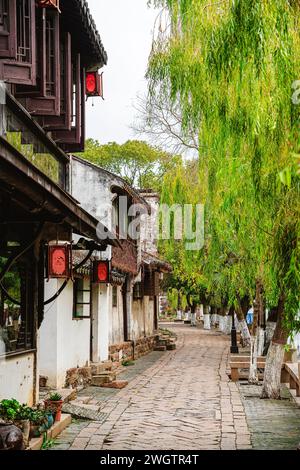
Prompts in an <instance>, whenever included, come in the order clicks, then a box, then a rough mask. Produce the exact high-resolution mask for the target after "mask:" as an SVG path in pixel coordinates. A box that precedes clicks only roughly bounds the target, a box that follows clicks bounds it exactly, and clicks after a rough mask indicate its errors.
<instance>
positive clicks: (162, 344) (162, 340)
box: [156, 339, 169, 346]
mask: <svg viewBox="0 0 300 470" xmlns="http://www.w3.org/2000/svg"><path fill="white" fill-rule="evenodd" d="M168 341H169V340H167V339H160V340H158V341H157V343H156V345H157V346H167V344H168Z"/></svg>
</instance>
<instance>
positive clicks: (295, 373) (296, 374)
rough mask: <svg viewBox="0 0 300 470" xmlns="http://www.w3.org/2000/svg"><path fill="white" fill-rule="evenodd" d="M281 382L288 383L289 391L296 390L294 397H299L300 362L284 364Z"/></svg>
mask: <svg viewBox="0 0 300 470" xmlns="http://www.w3.org/2000/svg"><path fill="white" fill-rule="evenodd" d="M281 382H282V383H288V384H289V386H290V389H291V390H296V397H300V362H285V363H284V368H283V370H282V374H281Z"/></svg>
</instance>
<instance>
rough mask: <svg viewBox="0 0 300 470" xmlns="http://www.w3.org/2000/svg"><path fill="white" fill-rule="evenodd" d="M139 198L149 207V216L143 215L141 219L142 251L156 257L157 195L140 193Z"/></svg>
mask: <svg viewBox="0 0 300 470" xmlns="http://www.w3.org/2000/svg"><path fill="white" fill-rule="evenodd" d="M141 196H142V197H143V198H144V199H145V200H146V201H147V203H148V204H149V205H150V207H151V215H148V214H147V215H146V214H145V215H143V216H142V217H141V245H142V249H143V250H144V251H147V252H148V253H152V254H154V255H156V254H157V252H158V250H157V241H158V238H159V217H158V216H159V194H156V193H141Z"/></svg>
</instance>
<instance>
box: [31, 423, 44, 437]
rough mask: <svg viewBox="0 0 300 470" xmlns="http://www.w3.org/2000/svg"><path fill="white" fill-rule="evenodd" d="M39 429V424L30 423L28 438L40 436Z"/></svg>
mask: <svg viewBox="0 0 300 470" xmlns="http://www.w3.org/2000/svg"><path fill="white" fill-rule="evenodd" d="M41 434H42V433H41V429H40V425H39V424H35V423H30V437H31V438H34V437H40V436H41Z"/></svg>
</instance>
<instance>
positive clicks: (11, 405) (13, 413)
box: [0, 400, 31, 447]
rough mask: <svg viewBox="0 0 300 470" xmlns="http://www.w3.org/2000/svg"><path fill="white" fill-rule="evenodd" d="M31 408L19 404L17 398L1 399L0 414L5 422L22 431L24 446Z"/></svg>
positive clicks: (26, 442)
mask: <svg viewBox="0 0 300 470" xmlns="http://www.w3.org/2000/svg"><path fill="white" fill-rule="evenodd" d="M30 414H31V408H29V407H28V406H26V405H21V404H20V403H19V402H18V401H17V400H2V401H1V403H0V416H1V417H2V419H3V420H4V421H5V422H6V423H8V424H9V423H11V424H14V425H15V426H17V427H18V428H19V429H20V430H21V431H22V433H23V440H24V444H25V447H27V446H28V442H29V433H30Z"/></svg>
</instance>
